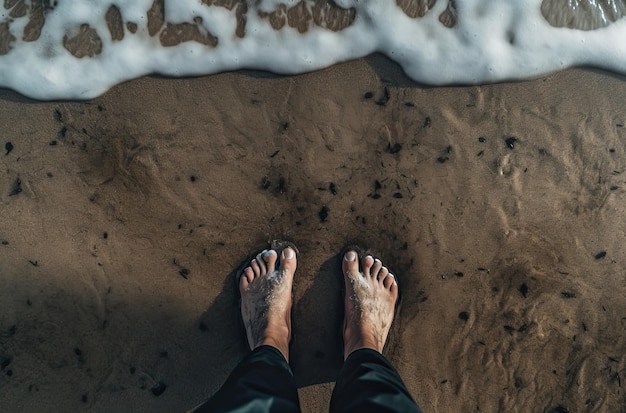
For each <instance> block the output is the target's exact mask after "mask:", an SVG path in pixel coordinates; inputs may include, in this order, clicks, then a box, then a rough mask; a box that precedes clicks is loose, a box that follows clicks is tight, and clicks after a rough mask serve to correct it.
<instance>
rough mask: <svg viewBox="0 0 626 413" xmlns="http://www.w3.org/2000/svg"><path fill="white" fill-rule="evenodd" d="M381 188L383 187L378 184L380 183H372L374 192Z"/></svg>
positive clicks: (376, 181) (377, 181)
mask: <svg viewBox="0 0 626 413" xmlns="http://www.w3.org/2000/svg"><path fill="white" fill-rule="evenodd" d="M382 187H383V185H382V184H381V183H380V181H379V180H378V179H377V180H375V181H374V190H375V191H378V190H379V189H380V188H382Z"/></svg>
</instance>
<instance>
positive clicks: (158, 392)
mask: <svg viewBox="0 0 626 413" xmlns="http://www.w3.org/2000/svg"><path fill="white" fill-rule="evenodd" d="M165 389H167V385H166V384H165V383H163V382H162V381H160V382H159V383H158V384H157V385H156V386H154V387H153V388H151V389H150V391H151V392H152V394H154V395H155V396H156V397H159V396H160V395H162V394H163V392H165Z"/></svg>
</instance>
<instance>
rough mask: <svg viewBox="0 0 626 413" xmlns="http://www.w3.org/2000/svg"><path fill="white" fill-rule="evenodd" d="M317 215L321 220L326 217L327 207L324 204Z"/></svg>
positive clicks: (323, 220)
mask: <svg viewBox="0 0 626 413" xmlns="http://www.w3.org/2000/svg"><path fill="white" fill-rule="evenodd" d="M317 215H318V216H319V217H320V221H321V222H325V221H326V220H327V219H328V207H327V206H326V205H324V206H323V207H322V209H320V212H318V213H317Z"/></svg>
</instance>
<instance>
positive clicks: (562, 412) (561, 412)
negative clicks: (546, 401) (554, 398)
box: [550, 404, 570, 413]
mask: <svg viewBox="0 0 626 413" xmlns="http://www.w3.org/2000/svg"><path fill="white" fill-rule="evenodd" d="M550 413H570V410H569V409H568V408H567V407H564V406H561V405H560V404H559V405H558V406H556V407H555V408H553V409H552V411H551V412H550Z"/></svg>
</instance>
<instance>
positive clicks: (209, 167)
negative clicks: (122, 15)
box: [0, 56, 626, 413]
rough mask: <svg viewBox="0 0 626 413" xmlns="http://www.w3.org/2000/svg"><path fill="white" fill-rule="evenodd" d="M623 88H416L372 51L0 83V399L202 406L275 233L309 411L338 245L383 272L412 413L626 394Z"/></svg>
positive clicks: (396, 358)
mask: <svg viewBox="0 0 626 413" xmlns="http://www.w3.org/2000/svg"><path fill="white" fill-rule="evenodd" d="M625 96H626V82H624V80H623V79H620V78H617V77H614V76H612V75H608V74H604V73H596V72H591V71H585V70H568V71H565V72H561V73H558V74H555V75H551V76H548V77H545V78H541V79H537V80H533V81H528V82H520V83H506V84H499V85H490V86H479V87H445V88H421V87H419V86H416V85H415V84H414V83H412V82H411V81H409V80H407V79H406V78H405V77H404V76H403V75H402V74H401V72H400V70H399V69H398V68H397V67H396V66H394V65H393V64H391V63H389V62H388V61H386V60H384V59H383V58H381V57H377V56H372V57H369V58H366V59H361V60H358V61H354V62H350V63H346V64H342V65H337V66H334V67H331V68H329V69H326V70H323V71H319V72H315V73H310V74H306V75H300V76H294V77H274V76H270V75H267V74H263V73H256V72H236V73H226V74H220V75H216V76H210V77H206V78H195V79H162V78H157V77H148V78H142V79H139V80H136V81H131V82H128V83H126V84H123V85H120V86H117V87H115V88H113V89H112V90H111V91H109V92H108V93H106V94H105V95H103V96H102V97H100V98H98V99H95V100H92V101H88V102H49V103H40V102H36V101H30V100H26V99H25V98H23V97H21V96H19V95H17V94H16V93H13V92H10V91H0V122H1V124H2V133H1V135H0V144H1V146H0V149H4V150H3V151H2V153H1V154H0V163H1V166H2V172H1V174H0V241H1V244H0V369H1V371H0V399H1V404H2V407H1V408H0V410H2V411H3V412H182V411H185V410H188V409H190V408H192V407H194V406H195V405H197V404H198V403H199V402H201V401H202V400H203V399H205V398H206V397H208V396H209V395H211V394H212V393H213V392H215V391H216V390H217V389H218V388H219V386H220V385H221V384H222V383H223V381H224V380H225V378H226V377H227V375H228V374H229V373H230V371H231V370H232V368H233V367H234V366H235V365H236V364H237V362H238V361H239V360H240V359H241V358H242V357H243V356H244V355H245V354H246V344H245V335H244V331H243V327H242V326H241V324H240V321H239V316H238V301H237V300H238V296H237V293H236V290H235V288H234V282H233V273H234V270H235V269H236V268H237V267H238V265H239V264H240V263H241V262H242V260H244V259H245V258H246V257H247V256H249V255H250V254H251V253H254V252H256V251H258V250H259V249H262V248H264V247H265V246H266V245H268V242H269V241H271V240H272V239H275V238H287V239H290V240H292V241H294V242H295V243H296V244H297V246H298V248H299V250H300V253H301V254H300V258H299V263H298V271H297V273H296V279H295V287H294V299H295V301H294V314H293V315H294V333H295V337H294V341H293V343H292V349H291V351H292V366H293V370H294V373H295V377H296V381H297V383H298V386H299V388H300V395H301V403H302V407H303V411H304V412H324V411H326V410H327V406H328V401H329V399H330V394H331V391H332V387H333V382H334V380H335V378H336V376H337V373H338V371H339V368H340V367H341V348H340V340H339V329H340V325H341V322H342V319H341V317H342V315H341V311H342V310H341V308H342V306H341V303H340V285H341V282H342V281H341V276H340V273H339V261H338V257H337V254H338V253H339V252H340V251H341V249H342V247H344V246H345V245H346V244H348V243H355V242H356V243H358V244H360V245H362V246H364V247H366V248H370V249H371V250H372V251H375V252H376V253H377V254H378V255H379V256H380V257H381V258H382V259H383V260H384V261H385V262H386V263H387V264H388V265H389V266H390V267H391V268H392V270H393V271H394V273H396V274H397V275H398V277H399V279H400V288H401V292H402V305H401V307H400V312H399V315H398V317H397V319H396V322H395V324H394V328H393V330H392V335H391V339H390V342H389V345H388V347H387V349H386V354H387V356H388V357H389V359H390V360H391V362H392V363H393V364H394V365H395V366H396V367H397V368H398V370H399V372H400V374H401V375H402V377H403V378H404V380H405V381H406V383H407V386H408V387H409V389H410V390H411V392H412V394H413V395H414V396H415V398H416V399H417V400H418V402H419V403H420V405H421V406H422V408H423V409H424V411H425V412H566V411H567V412H607V413H608V412H611V413H614V412H626V408H625V407H624V406H626V396H625V395H624V394H625V393H624V390H625V387H626V356H625V348H626V261H625V257H626V247H625V242H624V241H625V240H624V234H625V233H626V211H625V209H626V208H625V205H626V203H625V199H626V198H625V196H626V153H625V152H626V113H625V112H624V108H625V107H626V100H625ZM9 142H10V144H9Z"/></svg>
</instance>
